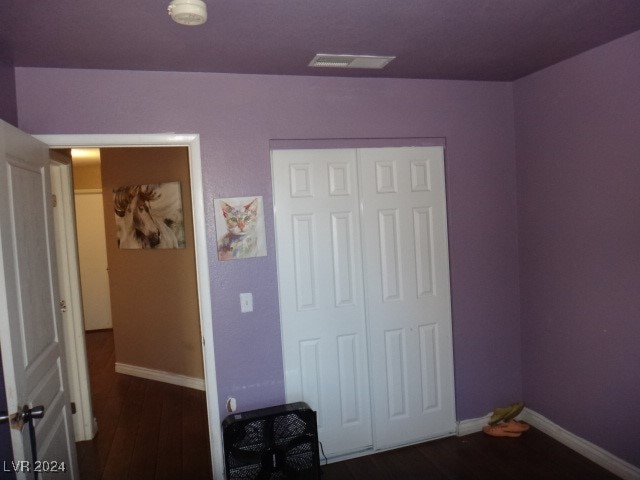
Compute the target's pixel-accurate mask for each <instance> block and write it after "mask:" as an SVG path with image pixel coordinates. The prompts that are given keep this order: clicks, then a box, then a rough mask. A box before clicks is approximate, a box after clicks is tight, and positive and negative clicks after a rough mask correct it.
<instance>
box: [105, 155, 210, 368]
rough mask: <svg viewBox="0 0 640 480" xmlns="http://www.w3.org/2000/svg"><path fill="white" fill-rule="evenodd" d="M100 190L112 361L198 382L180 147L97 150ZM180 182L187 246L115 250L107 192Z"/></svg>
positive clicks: (185, 162)
mask: <svg viewBox="0 0 640 480" xmlns="http://www.w3.org/2000/svg"><path fill="white" fill-rule="evenodd" d="M101 158H102V191H103V196H104V205H105V207H104V208H105V230H106V239H107V257H108V261H109V283H110V290H111V309H112V318H113V328H114V338H115V350H116V361H117V362H118V363H122V364H127V365H132V366H136V367H144V368H149V369H152V370H159V371H162V372H170V373H175V374H179V375H185V376H188V377H193V378H199V379H202V378H204V370H203V364H202V347H201V334H200V319H199V311H198V297H197V284H196V271H195V252H194V240H193V220H192V210H191V189H190V178H189V157H188V150H187V148H183V147H180V148H178V147H156V148H104V149H101ZM176 181H179V182H180V186H181V194H182V208H183V214H184V230H185V243H186V247H185V248H181V249H120V248H118V243H117V230H116V223H115V216H114V209H113V189H114V188H118V187H122V186H129V185H147V184H157V183H168V182H176Z"/></svg>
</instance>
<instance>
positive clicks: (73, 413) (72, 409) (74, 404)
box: [71, 402, 77, 415]
mask: <svg viewBox="0 0 640 480" xmlns="http://www.w3.org/2000/svg"><path fill="white" fill-rule="evenodd" d="M76 411H77V409H76V402H71V415H75V414H76Z"/></svg>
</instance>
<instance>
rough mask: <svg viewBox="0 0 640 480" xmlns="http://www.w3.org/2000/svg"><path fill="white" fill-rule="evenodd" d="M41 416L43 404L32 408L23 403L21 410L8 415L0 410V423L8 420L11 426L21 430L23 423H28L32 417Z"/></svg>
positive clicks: (42, 415)
mask: <svg viewBox="0 0 640 480" xmlns="http://www.w3.org/2000/svg"><path fill="white" fill-rule="evenodd" d="M42 417H44V406H43V405H38V406H37V407H33V408H29V407H28V406H27V405H25V406H24V407H22V409H21V410H19V411H18V412H16V413H13V414H11V415H8V414H7V412H1V413H0V424H2V423H6V422H9V423H10V426H11V428H13V429H15V430H20V431H22V429H23V428H24V425H25V423H29V422H30V421H31V420H33V419H34V418H42Z"/></svg>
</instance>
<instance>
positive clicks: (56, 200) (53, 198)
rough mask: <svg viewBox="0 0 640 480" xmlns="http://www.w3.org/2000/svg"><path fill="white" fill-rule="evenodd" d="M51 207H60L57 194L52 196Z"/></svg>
mask: <svg viewBox="0 0 640 480" xmlns="http://www.w3.org/2000/svg"><path fill="white" fill-rule="evenodd" d="M51 205H52V206H53V207H54V208H55V207H57V206H58V197H56V196H55V194H53V193H52V194H51Z"/></svg>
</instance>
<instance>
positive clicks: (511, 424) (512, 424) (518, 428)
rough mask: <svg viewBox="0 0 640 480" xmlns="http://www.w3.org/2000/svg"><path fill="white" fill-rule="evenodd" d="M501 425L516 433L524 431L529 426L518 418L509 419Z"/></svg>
mask: <svg viewBox="0 0 640 480" xmlns="http://www.w3.org/2000/svg"><path fill="white" fill-rule="evenodd" d="M501 426H502V428H504V429H505V430H506V431H507V432H517V433H522V432H526V431H527V430H529V428H530V425H529V424H528V423H525V422H520V421H518V420H509V421H508V422H507V423H503V424H502V425H501Z"/></svg>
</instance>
